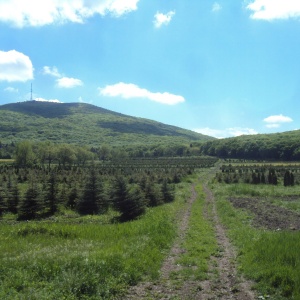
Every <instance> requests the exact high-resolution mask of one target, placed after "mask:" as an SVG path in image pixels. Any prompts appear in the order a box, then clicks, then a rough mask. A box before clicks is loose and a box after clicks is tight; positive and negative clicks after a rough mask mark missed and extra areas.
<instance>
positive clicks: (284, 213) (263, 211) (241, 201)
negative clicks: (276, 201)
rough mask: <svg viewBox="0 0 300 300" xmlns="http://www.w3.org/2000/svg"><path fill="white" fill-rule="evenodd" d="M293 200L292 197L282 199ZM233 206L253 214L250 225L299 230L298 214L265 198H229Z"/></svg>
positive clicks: (299, 218)
mask: <svg viewBox="0 0 300 300" xmlns="http://www.w3.org/2000/svg"><path fill="white" fill-rule="evenodd" d="M284 200H287V201H293V200H294V198H290V197H288V198H287V199H284ZM229 201H230V202H231V203H232V204H233V206H234V207H236V208H240V209H245V210H246V211H248V212H251V214H252V215H253V221H252V225H253V226H254V227H262V228H265V229H269V230H300V214H299V213H296V212H294V211H291V210H288V209H286V208H283V207H280V206H276V205H273V204H271V203H269V200H268V199H266V198H263V199H260V198H229Z"/></svg>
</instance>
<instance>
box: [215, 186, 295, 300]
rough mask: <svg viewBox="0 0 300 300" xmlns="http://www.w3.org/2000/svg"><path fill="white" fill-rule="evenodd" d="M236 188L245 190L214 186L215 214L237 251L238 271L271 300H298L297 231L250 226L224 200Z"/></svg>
mask: <svg viewBox="0 0 300 300" xmlns="http://www.w3.org/2000/svg"><path fill="white" fill-rule="evenodd" d="M238 189H241V190H240V191H239V193H240V192H244V191H245V190H244V187H243V186H241V187H238V185H234V186H227V187H226V186H224V185H217V186H215V191H216V199H217V207H218V212H219V214H220V217H221V220H222V222H223V223H224V224H225V225H226V226H227V228H228V233H229V237H230V238H231V240H232V241H233V243H234V244H235V246H236V247H237V249H238V254H239V257H238V259H239V264H240V271H242V272H243V273H244V274H245V275H246V276H248V277H249V278H251V279H253V280H254V281H255V282H256V288H257V289H258V290H259V291H260V293H261V294H271V295H272V296H271V299H300V271H299V270H300V269H299V268H300V267H299V266H300V251H299V249H300V232H290V231H275V232H274V231H264V230H259V229H255V228H253V227H251V225H250V223H251V222H250V220H251V216H250V215H248V214H247V213H246V212H243V211H240V210H237V209H235V208H233V206H232V205H231V204H230V203H229V201H228V200H227V198H228V197H230V196H233V195H236V193H237V190H238ZM255 189H257V190H256V193H254V194H259V195H260V196H263V193H262V190H261V188H260V187H255V186H252V187H251V190H254V191H255ZM276 193H277V192H276ZM251 194H252V192H251ZM270 194H273V195H274V193H272V191H270ZM247 195H248V196H249V193H248V194H247Z"/></svg>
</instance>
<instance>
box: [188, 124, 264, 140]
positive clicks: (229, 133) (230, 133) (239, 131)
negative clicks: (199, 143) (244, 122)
mask: <svg viewBox="0 0 300 300" xmlns="http://www.w3.org/2000/svg"><path fill="white" fill-rule="evenodd" d="M194 131H196V132H198V133H202V134H205V135H209V136H213V137H215V138H218V139H223V138H226V137H235V136H240V135H251V134H257V133H258V132H256V131H255V130H254V129H251V128H241V127H233V128H226V129H212V128H208V127H205V128H198V129H194Z"/></svg>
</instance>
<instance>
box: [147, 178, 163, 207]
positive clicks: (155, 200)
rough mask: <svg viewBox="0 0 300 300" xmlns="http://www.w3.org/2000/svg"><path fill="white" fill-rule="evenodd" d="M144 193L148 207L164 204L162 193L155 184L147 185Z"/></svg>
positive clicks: (149, 183) (148, 183)
mask: <svg viewBox="0 0 300 300" xmlns="http://www.w3.org/2000/svg"><path fill="white" fill-rule="evenodd" d="M144 192H145V199H146V202H147V205H148V206H151V207H154V206H158V205H161V204H162V203H163V201H162V195H161V192H160V190H159V189H158V187H157V185H155V184H154V183H153V182H147V183H146V185H145V188H144Z"/></svg>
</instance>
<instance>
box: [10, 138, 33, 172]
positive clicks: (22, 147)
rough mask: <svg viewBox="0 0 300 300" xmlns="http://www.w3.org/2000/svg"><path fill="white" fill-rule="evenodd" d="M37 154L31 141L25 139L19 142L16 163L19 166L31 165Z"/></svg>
mask: <svg viewBox="0 0 300 300" xmlns="http://www.w3.org/2000/svg"><path fill="white" fill-rule="evenodd" d="M34 158H35V155H34V153H33V150H32V144H31V143H30V142H29V141H23V142H20V143H19V144H17V147H16V153H15V163H16V165H18V166H19V167H28V166H31V165H32V164H33V162H34Z"/></svg>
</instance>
